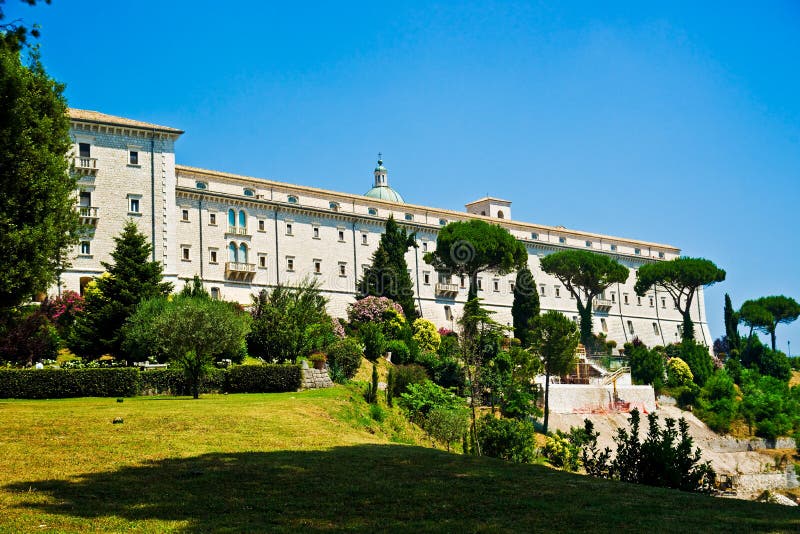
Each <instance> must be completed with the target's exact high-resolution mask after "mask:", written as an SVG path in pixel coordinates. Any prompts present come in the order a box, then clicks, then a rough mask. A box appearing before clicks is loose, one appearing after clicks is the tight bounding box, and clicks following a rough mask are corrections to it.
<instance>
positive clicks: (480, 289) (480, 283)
mask: <svg viewBox="0 0 800 534" xmlns="http://www.w3.org/2000/svg"><path fill="white" fill-rule="evenodd" d="M478 291H483V279H482V278H478Z"/></svg>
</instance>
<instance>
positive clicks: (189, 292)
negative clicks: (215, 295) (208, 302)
mask: <svg viewBox="0 0 800 534" xmlns="http://www.w3.org/2000/svg"><path fill="white" fill-rule="evenodd" d="M180 295H181V296H182V297H194V298H201V299H210V298H211V295H209V294H208V291H206V288H205V287H203V281H202V280H200V277H199V276H197V275H194V278H192V282H191V284H190V283H189V281H188V280H187V282H186V283H185V284H184V285H183V289H181V292H180Z"/></svg>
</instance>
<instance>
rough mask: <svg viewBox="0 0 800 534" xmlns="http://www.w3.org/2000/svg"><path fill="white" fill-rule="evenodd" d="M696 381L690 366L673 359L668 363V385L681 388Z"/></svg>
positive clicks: (678, 359) (680, 360)
mask: <svg viewBox="0 0 800 534" xmlns="http://www.w3.org/2000/svg"><path fill="white" fill-rule="evenodd" d="M693 379H694V375H692V370H691V369H689V365H688V364H687V363H686V362H685V361H683V360H682V359H680V358H671V359H670V360H669V361H668V362H667V384H669V386H671V387H681V386H685V385H687V384H689V383H690V382H692V381H693Z"/></svg>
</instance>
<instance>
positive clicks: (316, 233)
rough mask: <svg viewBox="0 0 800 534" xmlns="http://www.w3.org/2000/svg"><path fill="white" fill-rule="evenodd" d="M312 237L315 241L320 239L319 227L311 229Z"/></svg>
mask: <svg viewBox="0 0 800 534" xmlns="http://www.w3.org/2000/svg"><path fill="white" fill-rule="evenodd" d="M311 237H313V238H314V239H319V226H313V227H312V228H311Z"/></svg>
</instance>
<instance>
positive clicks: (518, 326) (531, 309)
mask: <svg viewBox="0 0 800 534" xmlns="http://www.w3.org/2000/svg"><path fill="white" fill-rule="evenodd" d="M537 315H539V291H538V289H537V288H536V281H535V280H534V279H533V275H532V274H531V271H530V269H528V267H527V266H525V267H523V268H522V269H520V270H519V271H517V279H516V281H515V282H514V302H513V304H512V305H511V317H513V320H514V323H513V324H514V337H515V338H517V339H519V340H520V342H521V343H522V346H523V347H528V346H530V340H529V339H528V337H529V336H528V332H529V330H530V322H531V319H533V318H534V317H536V316H537Z"/></svg>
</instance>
